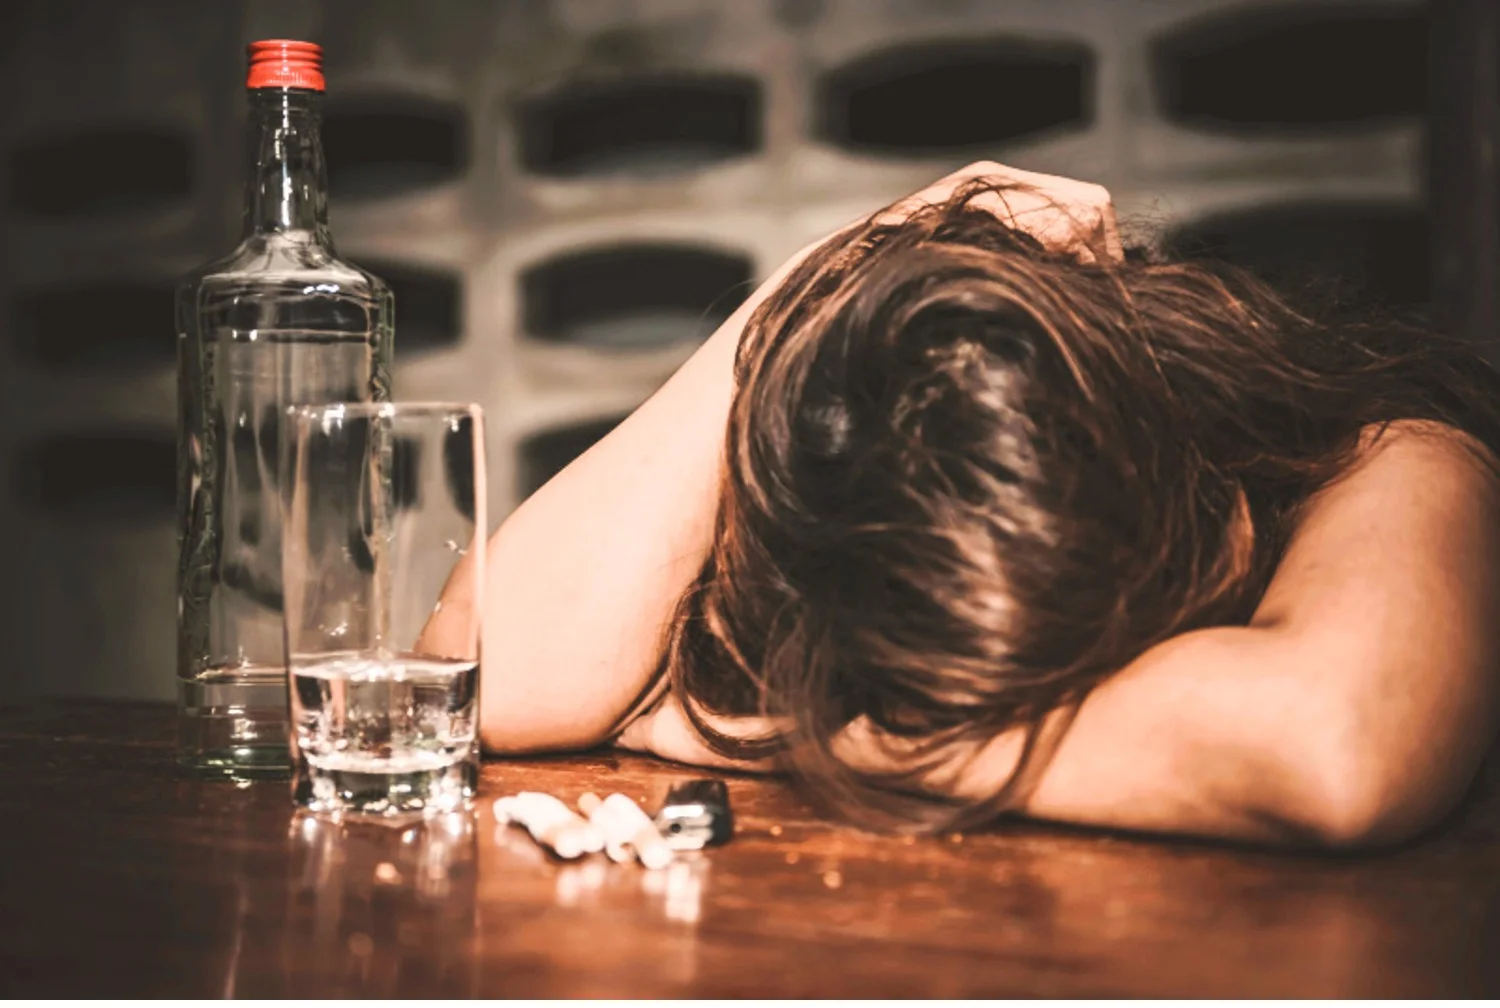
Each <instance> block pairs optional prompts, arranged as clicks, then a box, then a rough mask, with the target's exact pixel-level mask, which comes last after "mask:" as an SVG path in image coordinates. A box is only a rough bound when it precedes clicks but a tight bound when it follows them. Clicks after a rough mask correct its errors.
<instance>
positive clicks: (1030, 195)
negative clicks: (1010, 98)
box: [882, 161, 1124, 261]
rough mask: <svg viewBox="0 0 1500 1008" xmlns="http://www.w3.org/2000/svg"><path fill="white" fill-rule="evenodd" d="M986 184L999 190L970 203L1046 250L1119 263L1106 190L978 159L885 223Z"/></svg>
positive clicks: (894, 210) (891, 211) (901, 205)
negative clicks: (1100, 255) (979, 183)
mask: <svg viewBox="0 0 1500 1008" xmlns="http://www.w3.org/2000/svg"><path fill="white" fill-rule="evenodd" d="M979 180H984V181H989V182H993V183H997V184H998V185H999V188H997V189H995V190H993V191H990V192H984V193H981V194H979V195H978V196H976V197H974V199H973V200H972V204H973V205H974V206H977V207H982V208H984V209H986V210H989V211H990V212H992V213H994V214H995V216H996V217H998V218H1000V220H1002V221H1004V222H1005V223H1006V224H1009V225H1010V226H1012V227H1014V228H1017V229H1018V230H1021V231H1024V232H1026V233H1027V234H1029V235H1031V236H1032V237H1033V238H1035V239H1037V241H1039V242H1041V243H1042V244H1043V245H1044V246H1046V247H1047V248H1050V249H1053V250H1055V251H1060V252H1072V253H1074V254H1076V255H1078V256H1079V258H1081V259H1083V260H1085V261H1093V259H1094V258H1095V255H1096V250H1098V251H1102V253H1103V254H1104V256H1105V257H1106V258H1109V259H1120V258H1122V257H1123V256H1124V248H1123V245H1122V244H1121V241H1120V232H1119V227H1118V225H1117V223H1116V220H1115V210H1114V204H1113V202H1112V201H1111V199H1110V195H1109V190H1108V189H1105V188H1104V187H1103V186H1101V185H1096V184H1095V183H1092V182H1083V181H1081V180H1079V179H1070V178H1063V177H1062V176H1060V175H1043V174H1041V173H1039V172H1028V171H1022V170H1021V169H1019V168H1009V167H1007V166H1005V165H1002V164H999V163H998V162H995V161H976V162H975V163H973V164H970V165H965V166H964V167H963V168H960V169H959V170H958V171H956V172H953V173H952V174H951V175H946V176H944V177H943V178H941V179H938V180H937V181H936V182H934V183H933V184H932V185H930V186H928V187H926V188H925V189H922V190H921V191H920V192H917V193H913V194H912V195H911V196H908V197H906V198H905V199H903V200H899V201H897V202H896V203H894V204H892V205H891V206H890V207H889V208H887V210H886V211H885V212H884V214H882V218H883V219H891V220H903V219H905V218H906V217H907V216H909V215H910V214H912V213H913V212H915V211H917V210H919V209H921V208H922V207H924V206H930V205H933V204H936V203H942V202H945V201H947V200H949V199H951V198H952V197H953V196H954V194H955V193H957V192H958V191H959V190H960V189H962V188H963V187H964V186H966V185H968V184H969V183H971V182H975V181H979Z"/></svg>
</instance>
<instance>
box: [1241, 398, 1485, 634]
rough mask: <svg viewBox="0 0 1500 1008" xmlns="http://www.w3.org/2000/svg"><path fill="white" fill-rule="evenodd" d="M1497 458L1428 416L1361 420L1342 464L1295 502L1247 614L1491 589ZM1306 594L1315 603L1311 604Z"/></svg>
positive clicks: (1280, 614)
mask: <svg viewBox="0 0 1500 1008" xmlns="http://www.w3.org/2000/svg"><path fill="white" fill-rule="evenodd" d="M1497 473H1500V468H1497V464H1496V461H1495V459H1494V457H1493V455H1492V454H1491V453H1490V452H1489V450H1488V449H1487V448H1485V446H1484V445H1483V444H1481V443H1480V442H1479V441H1478V440H1477V439H1475V438H1473V437H1471V436H1470V435H1468V434H1466V433H1464V432H1462V431H1459V430H1456V429H1454V428H1452V427H1448V426H1445V425H1443V424H1438V423H1429V422H1418V421H1400V422H1397V423H1392V424H1387V425H1384V426H1381V427H1371V428H1369V429H1367V430H1366V431H1365V432H1364V434H1363V436H1362V437H1361V441H1360V448H1359V455H1358V457H1357V458H1356V460H1355V462H1354V464H1353V465H1352V466H1351V467H1350V470H1349V472H1348V473H1347V474H1346V475H1344V476H1343V477H1342V478H1340V479H1339V480H1337V481H1335V482H1334V483H1333V484H1332V485H1330V486H1328V487H1326V488H1325V489H1324V490H1322V491H1321V492H1320V493H1319V494H1317V495H1316V496H1315V497H1314V498H1312V500H1310V501H1309V502H1308V504H1307V506H1306V507H1305V508H1304V510H1303V514H1302V516H1301V520H1300V521H1299V523H1298V527H1297V528H1296V530H1295V531H1294V533H1293V535H1292V539H1291V541H1290V543H1289V544H1288V548H1287V552H1286V555H1285V556H1284V557H1283V559H1282V562H1281V565H1280V567H1279V568H1278V570H1277V572H1276V575H1275V577H1274V578H1273V579H1272V582H1271V585H1270V587H1269V589H1268V590H1267V592H1266V596H1265V598H1264V600H1263V601H1262V603H1261V606H1260V609H1259V611H1258V612H1257V613H1256V618H1255V622H1256V623H1258V624H1260V625H1268V624H1270V623H1272V622H1283V621H1285V620H1287V619H1288V618H1289V617H1292V616H1294V615H1296V614H1298V613H1313V612H1317V613H1319V614H1320V616H1323V617H1326V616H1327V615H1328V610H1329V609H1330V607H1332V608H1338V609H1341V610H1344V609H1347V608H1348V607H1351V606H1357V605H1361V604H1363V605H1369V604H1371V603H1372V602H1374V601H1375V600H1376V599H1377V598H1379V599H1381V600H1383V601H1385V603H1386V604H1387V605H1399V604H1402V600H1404V601H1405V602H1413V601H1416V599H1417V597H1418V596H1420V597H1421V598H1422V600H1423V601H1424V604H1423V606H1422V607H1423V608H1427V605H1428V604H1433V603H1439V602H1440V601H1442V600H1447V601H1450V602H1451V601H1454V598H1453V596H1454V595H1455V594H1456V593H1457V594H1462V595H1465V596H1468V597H1469V598H1471V599H1472V598H1473V597H1474V595H1476V594H1480V595H1486V596H1488V595H1490V594H1493V593H1495V592H1496V591H1497V588H1496V586H1495V585H1494V584H1493V583H1492V582H1494V581H1495V578H1494V576H1493V573H1492V571H1491V566H1492V565H1493V564H1495V563H1496V562H1497V561H1500V475H1497ZM1314 602H1316V604H1313V603H1314Z"/></svg>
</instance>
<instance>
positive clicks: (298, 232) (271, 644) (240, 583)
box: [176, 40, 394, 777]
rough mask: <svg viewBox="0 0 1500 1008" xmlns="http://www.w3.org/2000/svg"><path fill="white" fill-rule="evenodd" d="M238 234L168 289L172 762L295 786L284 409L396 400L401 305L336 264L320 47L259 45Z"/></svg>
mask: <svg viewBox="0 0 1500 1008" xmlns="http://www.w3.org/2000/svg"><path fill="white" fill-rule="evenodd" d="M249 52H250V69H249V77H248V81H247V87H248V96H249V105H250V131H249V171H248V178H247V183H246V188H245V217H244V221H245V223H244V237H243V239H242V240H241V241H240V243H239V245H238V246H237V247H236V248H235V249H234V251H232V252H230V253H229V254H228V255H227V256H225V257H224V258H222V259H219V260H217V261H215V262H212V263H209V264H208V265H206V266H203V267H201V268H200V269H198V270H196V271H194V272H193V273H191V274H189V275H188V276H186V277H184V278H183V279H182V280H181V281H180V283H179V284H178V287H177V303H176V314H177V355H178V356H177V359H178V390H177V398H178V428H177V429H178V449H177V480H178V488H177V497H178V536H179V554H178V596H177V629H178V641H177V677H178V758H179V762H181V763H182V764H183V765H184V766H187V767H189V768H191V769H195V770H198V771H203V772H206V773H210V774H222V775H224V776H230V777H254V776H268V775H269V776H275V775H280V774H283V773H285V772H287V771H288V770H289V769H290V763H289V759H288V754H287V692H286V689H287V687H286V669H285V665H284V657H283V642H282V597H281V537H280V531H279V525H280V521H279V518H280V515H279V490H278V486H277V469H278V441H279V427H280V423H281V418H282V416H283V415H284V413H285V411H286V409H287V407H288V406H293V405H306V404H316V403H325V402H360V401H369V400H386V399H389V398H390V364H391V345H392V322H393V314H394V310H393V303H392V298H391V294H390V290H389V289H388V288H387V287H386V285H385V284H384V283H383V282H382V281H381V280H380V279H379V278H377V277H375V276H372V275H371V274H370V273H368V272H366V271H365V270H362V269H360V268H359V267H357V266H354V265H351V264H350V263H348V262H345V261H344V260H342V259H340V258H339V257H338V254H337V252H336V251H335V249H334V245H333V239H332V237H331V235H330V234H329V230H328V201H327V172H326V169H325V167H324V163H323V148H322V140H321V138H320V136H319V129H320V121H321V114H322V99H323V75H322V70H321V63H322V57H321V50H320V49H319V47H318V46H316V45H313V44H312V43H308V42H293V41H285V40H272V41H265V42H256V43H252V44H251V45H250V47H249Z"/></svg>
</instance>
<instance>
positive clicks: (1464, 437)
mask: <svg viewBox="0 0 1500 1008" xmlns="http://www.w3.org/2000/svg"><path fill="white" fill-rule="evenodd" d="M1371 468H1377V469H1390V470H1402V471H1409V470H1413V469H1422V470H1424V471H1430V472H1432V473H1434V474H1437V473H1439V472H1442V473H1445V474H1447V475H1448V476H1450V477H1452V478H1455V479H1460V480H1466V481H1472V482H1473V484H1474V486H1475V487H1476V488H1480V487H1491V488H1492V487H1494V486H1495V485H1496V484H1497V471H1500V462H1497V460H1496V458H1495V456H1494V454H1493V453H1492V452H1491V451H1490V450H1489V449H1488V448H1486V447H1485V446H1484V445H1483V444H1482V443H1480V441H1479V439H1478V438H1475V437H1474V436H1473V435H1471V434H1468V433H1466V432H1464V431H1461V430H1458V429H1457V428H1454V427H1450V426H1448V425H1447V424H1442V423H1437V422H1435V421H1430V420H1397V421H1395V422H1393V423H1390V424H1383V425H1372V426H1370V427H1367V428H1365V430H1364V431H1363V432H1362V434H1361V436H1360V445H1359V459H1358V461H1357V462H1356V464H1355V469H1354V471H1353V472H1352V473H1351V474H1350V475H1351V476H1357V475H1361V474H1362V473H1363V472H1365V471H1367V470H1369V469H1371Z"/></svg>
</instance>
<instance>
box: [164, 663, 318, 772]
mask: <svg viewBox="0 0 1500 1008" xmlns="http://www.w3.org/2000/svg"><path fill="white" fill-rule="evenodd" d="M177 697H178V704H177V710H178V716H177V762H178V764H179V765H180V766H182V767H183V768H184V769H186V770H188V771H190V772H192V773H194V774H198V775H201V776H207V777H224V778H227V779H231V780H263V779H273V780H274V779H283V780H284V779H285V778H286V777H287V776H288V775H289V774H290V773H291V770H292V759H291V753H290V751H289V750H288V748H287V695H286V671H285V670H284V669H281V668H266V667H263V666H248V667H241V668H233V669H211V670H209V671H207V672H204V673H202V674H200V675H198V676H196V677H194V678H192V679H180V680H178V684H177Z"/></svg>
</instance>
